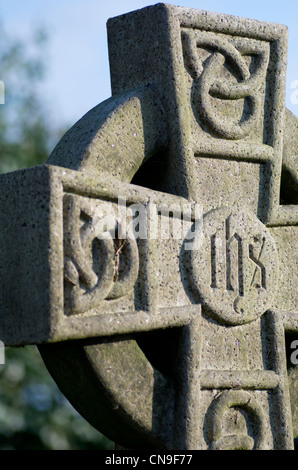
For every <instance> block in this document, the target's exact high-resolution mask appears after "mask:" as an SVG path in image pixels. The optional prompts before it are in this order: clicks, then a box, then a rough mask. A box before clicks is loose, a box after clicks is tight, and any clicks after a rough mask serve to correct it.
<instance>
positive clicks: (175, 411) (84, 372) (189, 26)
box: [0, 4, 298, 450]
mask: <svg viewBox="0 0 298 470" xmlns="http://www.w3.org/2000/svg"><path fill="white" fill-rule="evenodd" d="M108 42H109V59H110V70H111V84H112V97H111V98H110V99H108V100H106V101H104V102H103V103H101V104H99V105H98V106H96V107H95V108H93V109H92V110H91V111H89V112H88V113H87V114H86V115H85V116H83V117H82V119H80V121H78V122H77V123H76V124H75V125H74V126H73V127H72V128H71V129H70V130H69V131H68V132H67V133H66V134H65V136H64V137H63V138H62V140H61V141H60V142H59V143H58V144H57V146H56V148H55V149H54V151H53V152H52V154H51V155H50V157H49V159H48V161H47V163H46V164H45V165H41V166H37V167H34V168H30V169H27V170H22V171H17V172H13V173H9V174H6V175H1V177H0V178H1V188H2V190H1V195H0V198H1V204H0V208H1V209H0V211H1V212H0V217H1V222H2V223H1V228H0V239H1V252H2V254H1V258H0V278H1V316H0V332H1V340H2V341H3V342H4V343H5V344H6V345H7V346H21V345H24V344H37V345H38V347H39V350H40V352H41V355H42V358H43V360H44V362H45V364H46V366H47V367H48V369H49V371H50V373H51V375H52V376H53V378H54V380H55V381H56V383H57V384H58V386H59V388H60V389H61V391H62V392H63V393H64V394H65V396H66V397H67V398H68V399H69V401H70V402H71V403H72V404H73V406H74V407H75V408H76V409H77V410H78V411H79V413H81V415H82V416H83V417H84V418H85V419H86V420H87V421H89V422H90V423H91V424H92V425H93V426H94V427H95V428H96V429H98V430H100V431H101V432H103V433H104V434H105V435H106V436H108V437H109V438H110V439H112V440H113V441H114V442H115V443H117V446H118V448H122V449H148V450H152V449H155V450H176V449H177V450H204V449H240V448H245V449H292V448H293V445H294V438H295V436H296V435H298V411H297V410H298V399H297V390H296V383H297V380H298V372H297V371H296V367H295V366H296V364H297V360H296V356H295V354H293V352H294V351H293V349H292V348H293V344H295V341H294V342H293V340H294V339H295V337H298V307H297V271H298V266H297V243H296V241H297V223H298V209H297V202H298V173H297V155H298V120H297V118H296V117H295V116H294V115H293V114H292V113H290V112H289V111H288V110H287V109H285V76H286V65H287V63H286V60H287V59H286V51H287V28H286V27H285V26H283V25H277V24H270V23H261V22H258V21H254V20H249V19H243V18H238V17H233V16H228V15H220V14H214V13H207V12H205V11H204V12H203V11H199V10H193V9H188V8H183V7H175V6H171V5H166V4H157V5H155V6H150V7H147V8H144V9H141V10H138V11H135V12H132V13H129V14H126V15H122V16H119V17H116V18H113V19H111V20H109V22H108ZM12 205H13V207H14V211H13V213H12V211H11V210H10V209H11V207H12ZM16 247H17V250H16ZM24 274H25V275H24ZM28 286H31V287H32V286H34V289H31V288H30V292H31V295H30V296H28ZM291 352H292V354H291Z"/></svg>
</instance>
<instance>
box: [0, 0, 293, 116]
mask: <svg viewBox="0 0 298 470" xmlns="http://www.w3.org/2000/svg"><path fill="white" fill-rule="evenodd" d="M155 3H157V1H153V2H150V0H125V1H120V0H109V1H106V0H104V1H103V0H0V18H1V20H2V22H3V24H4V27H5V29H6V30H7V31H8V32H9V33H10V34H11V35H13V36H16V37H20V38H24V39H26V38H28V37H29V36H30V33H31V31H32V30H33V29H34V28H35V27H39V26H41V25H43V26H44V27H45V28H46V30H47V31H48V33H49V44H48V47H47V56H46V59H47V69H48V73H47V81H46V83H45V86H44V93H45V96H46V97H47V100H48V101H50V103H51V106H52V108H53V110H54V114H55V119H57V121H60V122H61V123H63V122H67V123H68V124H72V123H74V122H76V121H77V120H78V119H79V118H80V117H81V116H82V115H83V114H85V113H86V112H87V111H88V110H89V109H91V108H92V107H93V106H95V105H96V104H98V103H100V102H101V101H103V100H105V99H106V98H109V97H110V95H111V91H110V77H109V65H108V49H107V39H106V21H107V20H108V18H110V17H113V16H117V15H119V14H122V13H126V12H129V11H132V10H136V9H138V8H142V7H144V6H148V5H154V4H155ZM166 3H169V4H172V5H180V6H185V7H190V8H197V9H201V10H208V11H213V12H219V13H226V14H232V15H237V16H242V17H246V18H252V19H257V20H261V21H269V22H275V23H282V24H285V25H287V26H288V29H289V51H288V75H287V102H286V105H287V107H288V108H289V109H291V111H292V112H294V113H295V114H296V115H297V116H298V103H294V102H293V99H292V100H291V96H292V97H293V91H294V90H293V88H291V85H292V86H293V85H294V82H295V80H297V84H298V54H297V51H298V2H293V0H283V1H268V0H262V1H260V0H258V1H257V0H249V1H240V0H224V1H218V0H179V1H171V0H169V1H167V2H166ZM0 74H1V70H0ZM0 79H1V80H3V81H4V82H5V77H3V78H2V77H1V76H0ZM297 90H298V86H297ZM297 95H298V94H297ZM297 101H298V100H297Z"/></svg>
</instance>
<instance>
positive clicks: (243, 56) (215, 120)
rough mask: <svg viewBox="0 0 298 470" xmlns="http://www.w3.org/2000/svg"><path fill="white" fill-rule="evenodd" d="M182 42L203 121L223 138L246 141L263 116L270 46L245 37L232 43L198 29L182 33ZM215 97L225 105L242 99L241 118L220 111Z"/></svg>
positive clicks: (222, 37)
mask: <svg viewBox="0 0 298 470" xmlns="http://www.w3.org/2000/svg"><path fill="white" fill-rule="evenodd" d="M182 40H183V46H184V55H185V61H186V63H187V66H188V69H189V71H190V74H191V76H192V78H193V81H194V104H195V107H196V110H197V112H198V114H199V116H200V119H201V120H202V122H203V123H204V124H205V125H207V126H208V128H209V130H210V131H211V132H212V133H213V134H215V135H217V136H220V137H223V138H224V139H243V138H244V137H246V136H248V135H250V134H251V133H252V132H253V130H254V129H255V128H256V126H257V124H258V121H259V119H260V116H261V111H262V95H263V94H264V84H265V81H266V72H267V68H268V62H269V48H268V45H267V44H266V43H265V42H263V41H257V40H253V39H246V38H238V37H234V38H233V39H232V40H229V39H228V38H225V37H224V35H218V34H215V33H212V32H206V31H195V30H187V31H185V30H184V31H182ZM199 49H201V50H204V51H205V56H204V58H202V57H200V55H199ZM206 52H207V53H208V55H207V58H205V57H206ZM223 71H224V73H222V72H223ZM222 77H223V78H222ZM214 98H217V100H220V101H222V102H224V101H230V102H231V101H234V102H235V101H238V102H239V101H241V100H242V102H243V113H242V116H241V117H240V119H238V120H236V119H233V112H232V113H231V114H232V116H231V115H229V116H223V114H222V113H220V112H218V108H217V106H216V105H215V100H214Z"/></svg>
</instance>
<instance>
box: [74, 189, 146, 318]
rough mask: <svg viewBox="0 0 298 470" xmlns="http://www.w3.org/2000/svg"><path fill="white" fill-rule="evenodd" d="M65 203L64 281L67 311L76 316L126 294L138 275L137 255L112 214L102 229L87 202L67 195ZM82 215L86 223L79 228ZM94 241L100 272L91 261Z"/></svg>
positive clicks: (132, 241)
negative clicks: (67, 286) (97, 271)
mask: <svg viewBox="0 0 298 470" xmlns="http://www.w3.org/2000/svg"><path fill="white" fill-rule="evenodd" d="M66 204H67V211H66V212H67V221H66V227H67V228H66V231H65V234H66V236H65V239H66V240H65V244H66V250H65V251H66V261H65V279H66V281H67V282H68V284H70V285H71V288H70V294H69V309H70V311H71V313H72V314H76V313H81V312H85V311H87V310H90V309H92V308H95V307H97V306H98V305H99V304H100V303H101V302H102V301H103V300H105V299H116V298H119V297H122V296H124V295H126V294H128V293H129V292H130V291H131V289H132V288H133V286H134V284H135V282H136V279H137V276H138V270H139V255H138V247H137V242H136V239H135V237H134V236H133V234H132V233H130V232H129V231H125V233H123V230H122V226H121V223H119V221H117V220H116V218H115V217H114V216H113V215H110V217H109V227H108V228H106V227H105V225H104V224H103V220H102V218H101V217H98V216H96V212H95V211H94V208H92V205H91V204H89V203H88V202H87V200H85V199H83V198H80V197H78V196H71V195H68V196H66ZM82 214H84V215H85V218H87V219H88V222H87V223H86V224H84V225H83V226H80V219H81V216H82ZM115 233H116V234H117V236H116V237H114V236H113V234H114V235H115ZM95 242H96V244H97V248H98V250H99V253H100V255H99V257H100V259H101V263H100V264H101V270H100V273H96V272H95V270H94V267H93V266H94V264H99V261H98V262H97V263H96V260H95V259H94V258H95V256H94V253H93V248H94V243H95ZM120 265H121V269H120ZM122 265H124V267H123V266H122Z"/></svg>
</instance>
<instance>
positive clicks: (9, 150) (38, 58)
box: [0, 22, 113, 450]
mask: <svg viewBox="0 0 298 470" xmlns="http://www.w3.org/2000/svg"><path fill="white" fill-rule="evenodd" d="M0 43H1V49H0V80H2V81H3V82H4V84H5V104H2V105H0V173H4V172H8V171H13V170H17V169H20V168H26V167H31V166H34V165H38V164H40V163H44V162H45V161H46V160H47V157H48V155H49V154H50V151H51V149H52V148H53V146H54V145H55V144H56V143H57V142H58V141H59V139H60V137H61V136H62V134H63V133H64V132H65V131H66V129H67V126H66V125H63V124H61V128H59V127H58V128H57V125H56V127H55V126H54V125H53V122H51V119H50V115H51V112H53V110H52V109H49V108H48V107H47V106H48V103H46V101H45V99H44V96H43V94H42V86H41V85H42V81H43V79H44V76H45V72H46V69H45V63H46V60H45V57H46V44H47V36H46V34H45V33H44V31H42V30H41V31H37V32H33V34H32V38H31V39H30V40H28V42H26V43H24V42H21V41H19V40H17V39H16V38H11V37H9V36H8V35H7V33H6V32H5V30H4V27H3V25H2V24H1V22H0ZM59 126H60V124H59ZM28 294H29V293H28ZM3 449H14V450H25V449H28V450H29V449H30V450H40V449H44V450H62V449H63V450H74V449H91V450H96V449H105V450H110V449H113V443H111V442H110V441H109V440H108V439H107V438H105V437H104V436H103V435H102V434H101V433H99V432H98V431H96V430H95V429H94V428H93V427H92V426H91V425H89V424H88V423H87V422H86V421H85V420H84V419H83V418H82V417H81V416H80V415H79V414H78V413H77V412H76V411H75V410H74V408H73V407H72V406H71V405H70V403H69V402H68V401H67V400H66V398H65V397H64V396H63V395H62V394H61V393H60V391H59V390H58V387H57V386H56V384H55V382H54V381H53V379H52V378H51V376H50V374H49V373H48V371H47V369H46V367H45V365H44V363H43V361H42V359H41V357H40V354H39V352H38V349H37V347H35V346H26V347H25V348H16V349H14V348H6V350H5V364H1V365H0V450H3Z"/></svg>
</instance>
